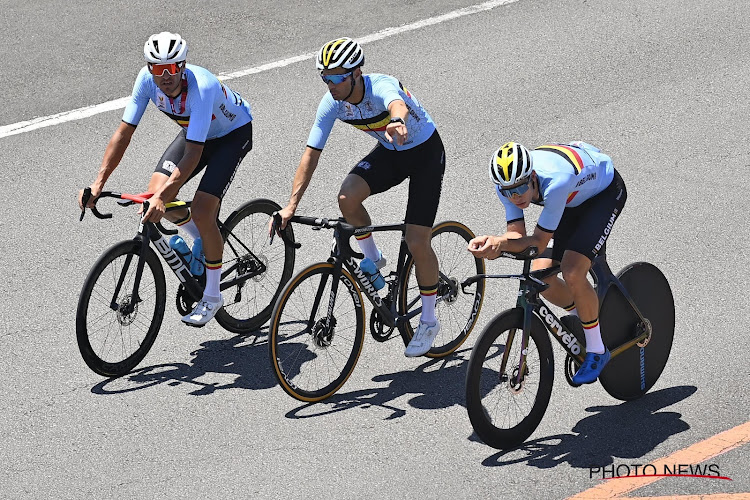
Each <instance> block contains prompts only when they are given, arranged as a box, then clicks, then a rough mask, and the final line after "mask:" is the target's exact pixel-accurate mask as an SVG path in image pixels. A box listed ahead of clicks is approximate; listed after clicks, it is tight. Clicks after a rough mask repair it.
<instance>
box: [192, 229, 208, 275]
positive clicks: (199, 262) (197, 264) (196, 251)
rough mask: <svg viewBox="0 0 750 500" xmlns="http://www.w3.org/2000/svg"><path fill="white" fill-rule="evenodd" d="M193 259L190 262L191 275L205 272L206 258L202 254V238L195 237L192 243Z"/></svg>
mask: <svg viewBox="0 0 750 500" xmlns="http://www.w3.org/2000/svg"><path fill="white" fill-rule="evenodd" d="M191 253H192V254H193V261H192V262H191V263H190V272H191V273H193V276H200V275H202V274H203V273H204V272H206V258H205V256H204V255H203V240H202V239H200V238H196V240H195V243H193V251H192V252H191Z"/></svg>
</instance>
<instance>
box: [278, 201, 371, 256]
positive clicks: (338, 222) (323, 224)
mask: <svg viewBox="0 0 750 500" xmlns="http://www.w3.org/2000/svg"><path fill="white" fill-rule="evenodd" d="M289 222H297V223H299V224H304V225H305V226H312V227H313V229H335V228H338V229H339V230H340V231H342V232H344V233H351V234H354V230H355V229H356V227H355V226H352V225H351V224H349V223H347V222H345V221H344V220H343V219H326V218H324V217H308V216H304V215H294V216H292V218H291V219H289ZM280 224H281V215H279V213H278V212H274V213H273V230H272V232H271V239H270V241H269V245H270V244H271V243H273V236H274V234H279V235H280V236H281V239H282V240H283V241H284V243H286V244H287V245H291V246H293V247H294V248H300V247H301V246H302V245H301V244H300V243H298V242H296V241H294V240H291V239H289V237H288V236H287V235H286V233H283V232H280V231H279V230H278V228H279V225H280ZM341 244H342V245H345V246H346V247H347V250H346V253H349V254H351V255H352V257H354V258H355V259H362V258H364V255H362V254H361V253H359V252H356V251H354V249H353V248H352V247H351V246H349V241H348V239H346V238H342V240H341Z"/></svg>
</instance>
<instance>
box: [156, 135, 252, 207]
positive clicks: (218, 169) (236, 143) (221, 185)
mask: <svg viewBox="0 0 750 500" xmlns="http://www.w3.org/2000/svg"><path fill="white" fill-rule="evenodd" d="M186 133H187V132H186V131H185V130H184V129H183V130H182V131H180V133H179V134H177V137H175V139H174V141H172V144H170V145H169V147H168V148H167V150H166V151H164V154H163V155H162V156H161V159H160V160H159V163H158V164H157V165H156V168H155V169H154V172H159V173H162V174H164V175H172V171H173V170H174V169H175V167H176V166H177V164H178V163H179V162H180V160H182V157H183V156H184V155H185V144H186V143H187V139H186ZM251 149H253V122H250V123H248V124H247V125H243V126H241V127H239V128H237V129H234V130H232V131H231V132H229V133H228V134H227V135H225V136H223V137H219V138H217V139H210V140H208V141H206V142H205V144H204V146H203V154H201V158H200V160H199V161H198V166H197V167H195V170H193V172H192V173H191V174H190V177H188V179H187V180H186V181H185V182H187V181H189V180H190V179H192V178H193V177H195V176H196V175H198V174H199V173H200V172H201V171H202V170H203V169H204V168H205V169H206V173H205V174H204V175H203V177H202V178H201V182H200V184H198V189H197V190H196V191H203V192H204V193H208V194H212V195H214V196H216V197H217V198H219V199H222V198H223V197H224V195H225V194H226V192H227V189H228V188H229V185H230V184H231V183H232V180H233V179H234V174H235V172H236V171H237V167H239V166H240V163H242V160H243V158H245V155H246V154H247V152H248V151H250V150H251ZM183 185H184V184H183Z"/></svg>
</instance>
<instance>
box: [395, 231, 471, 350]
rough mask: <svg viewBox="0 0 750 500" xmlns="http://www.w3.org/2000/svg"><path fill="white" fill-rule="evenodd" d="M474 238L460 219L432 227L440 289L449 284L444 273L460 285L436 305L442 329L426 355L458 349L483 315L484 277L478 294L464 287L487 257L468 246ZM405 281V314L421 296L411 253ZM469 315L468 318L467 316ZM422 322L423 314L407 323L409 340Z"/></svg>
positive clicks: (401, 304) (401, 300) (405, 332)
mask: <svg viewBox="0 0 750 500" xmlns="http://www.w3.org/2000/svg"><path fill="white" fill-rule="evenodd" d="M472 238H474V233H473V232H472V231H471V229H469V228H468V227H466V226H464V225H463V224H461V223H460V222H455V221H445V222H441V223H440V224H436V225H435V226H434V227H433V228H432V239H431V244H432V246H433V249H434V251H435V254H436V255H437V257H438V266H439V267H438V268H439V270H440V274H441V277H440V280H439V283H438V293H440V290H441V288H442V289H444V290H447V288H446V287H445V280H444V277H448V278H449V279H450V280H451V281H453V282H454V285H456V286H457V287H458V290H457V292H458V293H457V294H456V295H455V296H454V297H453V299H452V300H446V301H442V302H440V303H439V304H437V306H436V308H435V315H436V316H437V318H438V320H439V321H440V332H439V333H438V335H437V337H436V338H435V342H434V343H433V345H432V348H431V349H430V350H429V352H428V353H427V354H425V356H427V357H430V358H442V357H445V356H448V355H450V354H452V353H453V352H455V350H456V349H458V348H459V347H460V346H461V344H463V343H464V342H465V341H466V339H467V338H468V337H469V335H470V334H471V331H472V329H473V328H474V325H476V323H477V319H479V311H480V310H481V308H482V301H483V300H484V285H485V282H484V280H479V281H477V282H476V284H475V285H472V286H474V287H475V289H474V294H473V295H466V294H464V293H462V291H461V281H463V280H464V279H466V278H468V277H470V276H473V275H475V274H483V273H484V259H479V258H476V257H474V256H472V255H471V254H470V253H469V251H468V250H466V247H467V245H468V243H469V241H471V239H472ZM403 276H405V278H404V283H403V286H402V287H401V291H400V296H399V307H400V309H401V314H405V313H406V312H407V310H408V308H409V304H410V302H413V303H416V302H417V301H418V299H419V285H418V283H417V279H416V274H414V258H413V257H412V256H411V254H410V255H409V256H408V258H407V260H406V263H405V264H404V273H403ZM464 318H467V319H464ZM418 325H419V315H417V316H415V317H414V318H412V319H411V320H410V321H407V322H405V323H404V324H403V326H402V328H401V332H402V334H403V335H404V340H405V342H406V343H407V344H408V342H409V341H410V340H411V338H412V337H413V336H414V330H415V329H416V327H417V326H418Z"/></svg>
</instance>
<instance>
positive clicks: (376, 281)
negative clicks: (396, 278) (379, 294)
mask: <svg viewBox="0 0 750 500" xmlns="http://www.w3.org/2000/svg"><path fill="white" fill-rule="evenodd" d="M359 268H360V269H361V270H362V272H363V273H365V274H366V275H367V276H368V277H369V278H370V283H372V285H373V286H374V287H375V290H380V289H381V288H383V287H384V286H385V280H384V279H383V275H382V274H380V271H379V270H378V268H377V266H376V265H375V263H374V262H373V261H372V260H370V259H368V258H364V259H362V262H360V263H359Z"/></svg>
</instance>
